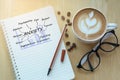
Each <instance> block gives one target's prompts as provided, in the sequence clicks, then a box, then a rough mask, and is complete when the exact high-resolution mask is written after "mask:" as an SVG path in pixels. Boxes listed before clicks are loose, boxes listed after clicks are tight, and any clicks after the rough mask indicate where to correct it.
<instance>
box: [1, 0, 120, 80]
mask: <svg viewBox="0 0 120 80" xmlns="http://www.w3.org/2000/svg"><path fill="white" fill-rule="evenodd" d="M49 5H51V6H53V8H54V10H55V13H56V17H57V20H58V24H59V27H60V30H62V28H63V27H64V26H65V24H66V21H62V20H61V16H62V15H63V16H65V19H67V16H66V15H67V12H68V11H70V12H71V17H70V18H69V19H70V20H71V21H72V18H73V15H75V13H76V12H77V11H78V10H81V9H83V8H88V7H92V8H96V9H98V10H99V11H101V12H102V13H103V14H104V15H105V17H106V19H107V22H115V23H117V24H118V28H117V29H116V30H115V31H116V35H117V36H118V39H119V43H120V36H119V34H120V0H0V19H5V18H8V17H13V16H17V15H22V14H24V13H27V12H30V11H33V10H36V9H39V8H42V7H45V6H49ZM58 11H60V12H61V15H57V12H58ZM71 28H72V26H70V27H69V28H68V34H69V37H68V38H64V42H66V41H70V42H71V43H76V44H77V48H76V49H73V50H72V51H71V52H68V55H69V57H70V61H71V64H72V67H73V69H74V72H75V80H120V70H119V68H120V47H118V48H117V49H116V50H115V51H113V52H110V53H109V54H102V53H100V56H101V60H102V61H101V64H100V66H99V67H98V69H97V70H95V71H94V72H85V71H83V70H81V69H77V68H76V65H77V64H78V62H79V60H80V58H81V57H82V56H83V55H84V54H85V53H86V52H87V51H89V50H90V49H91V48H92V47H93V46H94V45H95V44H85V43H82V42H80V41H79V40H78V39H77V38H76V37H75V36H74V34H73V32H72V29H71ZM66 48H68V47H67V46H66ZM0 80H15V74H14V72H13V69H12V64H11V60H10V56H9V52H8V48H7V45H6V42H5V39H4V35H3V32H2V28H1V27H0ZM53 80H54V79H53Z"/></svg>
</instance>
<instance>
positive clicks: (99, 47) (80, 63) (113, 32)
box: [77, 30, 119, 71]
mask: <svg viewBox="0 0 120 80" xmlns="http://www.w3.org/2000/svg"><path fill="white" fill-rule="evenodd" d="M108 33H112V34H113V35H114V36H115V38H116V43H112V42H104V40H105V39H107V38H108V37H109V36H107V37H105V36H106V35H107V34H108ZM104 44H108V45H111V46H113V47H114V48H113V49H112V50H105V49H103V48H102V47H101V46H102V45H104ZM118 46H119V44H118V38H117V36H116V34H115V31H114V30H111V31H108V32H106V33H105V34H104V36H103V37H102V38H101V39H100V41H99V43H98V44H97V45H96V46H95V47H94V48H93V49H92V50H91V51H89V52H87V53H86V54H85V55H83V57H82V58H81V59H80V62H79V64H78V65H77V68H81V69H83V70H85V71H94V70H95V69H96V68H97V67H98V66H99V65H100V62H101V58H100V55H99V53H98V50H99V49H101V50H102V51H104V52H111V51H113V50H114V49H115V48H116V47H118ZM93 52H94V53H95V55H96V56H97V58H98V61H99V62H98V64H97V65H96V66H95V67H94V68H93V66H92V64H91V62H90V56H91V55H92V54H93ZM83 59H84V62H83ZM85 62H88V65H89V68H90V69H86V68H84V67H83V66H82V65H83V64H84V63H85Z"/></svg>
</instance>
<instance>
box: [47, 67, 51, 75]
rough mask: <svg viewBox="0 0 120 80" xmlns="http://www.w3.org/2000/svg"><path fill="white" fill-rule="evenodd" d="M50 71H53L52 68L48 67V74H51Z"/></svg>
mask: <svg viewBox="0 0 120 80" xmlns="http://www.w3.org/2000/svg"><path fill="white" fill-rule="evenodd" d="M50 71H51V68H49V69H48V73H47V76H48V75H49V73H50Z"/></svg>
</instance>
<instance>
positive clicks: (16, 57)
mask: <svg viewBox="0 0 120 80" xmlns="http://www.w3.org/2000/svg"><path fill="white" fill-rule="evenodd" d="M3 23H4V26H3V30H4V33H5V37H6V40H7V44H8V48H9V51H10V56H11V60H12V63H13V67H14V70H15V74H16V78H17V80H53V79H54V80H70V79H73V78H74V72H73V70H72V67H71V63H70V60H69V57H68V55H67V54H66V56H65V61H64V63H61V62H60V57H61V51H62V49H65V46H64V43H63V42H62V44H61V46H60V49H59V52H58V55H57V56H56V60H55V63H54V65H53V69H52V71H51V73H50V75H49V76H47V71H48V68H49V65H50V63H51V60H52V58H53V55H54V52H55V49H56V47H57V44H58V41H59V39H60V35H61V34H60V30H59V26H58V24H57V20H56V17H55V14H54V10H53V8H52V7H46V8H42V9H40V10H36V11H33V12H30V13H27V14H24V15H21V16H17V17H14V18H9V19H6V20H4V22H3Z"/></svg>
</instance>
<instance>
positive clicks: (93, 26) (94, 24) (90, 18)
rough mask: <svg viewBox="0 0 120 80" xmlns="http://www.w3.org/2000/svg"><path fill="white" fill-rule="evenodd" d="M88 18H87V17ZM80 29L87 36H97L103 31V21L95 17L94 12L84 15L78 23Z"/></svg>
mask: <svg viewBox="0 0 120 80" xmlns="http://www.w3.org/2000/svg"><path fill="white" fill-rule="evenodd" d="M86 16H87V17H86ZM78 27H79V30H80V31H81V32H83V33H84V34H86V37H87V36H88V35H89V34H95V33H97V32H99V30H100V29H101V21H99V20H97V19H96V18H95V17H94V12H93V11H92V12H90V13H89V14H88V15H87V14H85V15H83V16H82V17H81V18H80V19H79V21H78Z"/></svg>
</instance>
